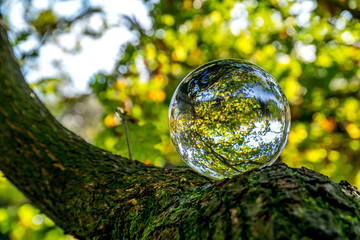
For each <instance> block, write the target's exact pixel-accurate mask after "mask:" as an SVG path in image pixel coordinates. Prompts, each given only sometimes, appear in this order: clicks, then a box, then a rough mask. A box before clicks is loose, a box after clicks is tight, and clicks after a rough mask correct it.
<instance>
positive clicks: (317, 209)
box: [0, 24, 360, 239]
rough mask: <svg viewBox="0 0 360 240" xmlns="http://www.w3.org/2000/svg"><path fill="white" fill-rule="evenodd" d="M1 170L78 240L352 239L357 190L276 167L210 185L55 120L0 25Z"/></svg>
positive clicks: (359, 216)
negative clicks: (96, 142) (100, 143)
mask: <svg viewBox="0 0 360 240" xmlns="http://www.w3.org/2000/svg"><path fill="white" fill-rule="evenodd" d="M0 134H1V135H0V152H1V155H0V169H1V171H3V172H4V174H5V175H6V177H7V178H8V179H9V180H10V181H11V182H13V183H14V184H15V185H16V186H17V187H18V188H19V189H20V190H21V191H22V192H23V193H24V194H25V195H26V196H27V197H28V198H29V199H30V200H31V201H32V202H33V204H34V205H35V206H37V207H38V208H40V209H41V210H42V211H43V212H44V213H45V214H47V215H48V216H49V217H50V218H52V219H53V220H54V222H55V223H56V224H57V225H58V226H60V227H62V228H63V229H64V231H65V232H66V233H69V234H72V235H74V236H75V237H77V238H79V239H93V238H94V239H314V238H316V239H360V211H359V209H360V193H359V192H358V191H357V189H356V188H355V187H352V186H351V185H350V184H349V183H347V182H346V181H342V182H341V183H340V184H336V183H333V182H332V181H331V180H329V178H327V177H326V176H323V175H321V174H319V173H316V172H314V171H311V170H308V169H306V168H301V169H294V168H290V167H288V166H286V165H284V164H275V165H273V166H270V167H265V168H262V169H258V170H254V171H251V172H247V173H244V174H242V175H239V176H236V177H234V178H232V179H225V180H222V181H218V182H212V181H211V180H209V179H207V178H205V177H203V176H200V175H198V174H197V173H195V172H193V171H192V170H190V169H189V168H187V167H177V168H174V169H163V168H158V167H154V166H148V165H144V164H142V163H140V162H137V161H135V162H134V163H131V162H130V161H129V160H128V159H126V158H123V157H121V156H116V155H114V154H112V153H110V152H106V151H104V150H102V149H99V148H97V147H94V146H92V145H90V144H88V143H87V142H85V141H84V140H83V139H81V138H80V137H78V136H77V135H75V134H74V133H72V132H70V131H68V130H67V129H65V128H64V127H63V126H62V125H61V124H59V123H58V122H57V121H56V120H55V119H54V117H53V116H51V114H50V113H49V112H48V110H47V109H46V108H45V107H44V106H43V104H42V103H41V102H40V101H39V99H38V98H37V97H36V95H35V94H34V93H33V91H32V90H31V89H30V88H29V87H28V85H27V84H26V83H25V81H24V79H23V76H22V74H21V72H20V69H19V66H18V64H17V61H16V59H15V57H14V55H13V53H12V50H11V46H10V44H9V43H8V40H7V36H6V32H5V30H4V27H3V26H2V25H1V24H0Z"/></svg>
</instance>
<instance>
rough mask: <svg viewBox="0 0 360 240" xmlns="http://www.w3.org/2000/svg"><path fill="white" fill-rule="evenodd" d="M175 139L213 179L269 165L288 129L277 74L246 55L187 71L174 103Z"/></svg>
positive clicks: (172, 124)
mask: <svg viewBox="0 0 360 240" xmlns="http://www.w3.org/2000/svg"><path fill="white" fill-rule="evenodd" d="M169 129H170V137H171V140H172V142H173V144H174V146H175V148H176V150H177V152H178V153H179V155H180V156H181V158H182V159H183V161H184V162H185V163H186V164H188V165H189V166H190V167H191V168H192V169H194V170H195V171H197V172H199V173H201V174H203V175H205V176H208V177H211V178H215V179H221V178H227V177H231V176H234V175H238V174H240V173H243V172H246V171H249V170H251V169H254V168H261V167H264V166H268V165H271V164H272V163H274V162H275V160H276V159H277V158H278V156H279V155H280V153H281V151H282V150H283V148H284V146H285V144H286V141H287V138H288V135H289V130H290V108H289V104H288V101H287V99H286V97H285V95H284V93H283V91H282V89H281V87H280V85H279V84H278V83H277V82H276V80H275V79H274V78H273V77H272V76H271V75H270V74H269V73H267V72H266V71H265V70H264V69H262V68H261V67H259V66H257V65H255V64H252V63H250V62H247V61H243V60H237V59H223V60H216V61H212V62H209V63H206V64H204V65H202V66H200V67H199V68H197V69H195V70H194V71H192V72H191V73H189V74H188V75H187V76H186V77H185V78H184V79H183V80H182V81H181V83H180V84H179V86H178V87H177V89H176V91H175V93H174V95H173V97H172V99H171V103H170V109H169Z"/></svg>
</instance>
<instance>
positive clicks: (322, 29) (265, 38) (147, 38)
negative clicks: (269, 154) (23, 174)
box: [0, 0, 360, 239]
mask: <svg viewBox="0 0 360 240" xmlns="http://www.w3.org/2000/svg"><path fill="white" fill-rule="evenodd" d="M0 2H1V12H2V14H3V19H4V21H5V23H6V24H8V26H9V36H10V39H11V42H12V44H13V46H14V49H15V53H16V56H17V57H18V59H19V63H20V65H21V67H22V71H23V73H24V75H25V77H26V78H27V79H28V81H29V83H30V84H31V87H32V88H33V89H34V90H35V91H36V93H37V94H38V95H39V96H40V98H41V99H42V100H43V102H44V103H45V104H46V105H47V107H48V108H49V109H50V111H51V112H52V113H53V114H54V115H55V116H56V117H57V119H59V120H60V121H61V122H62V123H63V124H64V125H65V126H67V127H68V128H70V129H71V130H73V131H75V132H77V133H79V134H80V135H81V136H82V137H83V138H85V139H86V140H88V141H89V142H91V143H94V144H95V145H97V146H99V147H102V148H104V149H106V150H109V151H112V152H114V153H117V154H121V155H124V156H128V153H127V146H126V139H125V132H124V128H123V125H122V124H121V123H120V122H119V121H118V120H117V119H116V117H115V110H116V107H122V108H123V109H125V111H127V112H128V113H129V114H130V116H131V118H132V119H134V121H133V122H134V123H129V124H128V125H129V134H130V142H131V145H132V150H133V158H134V159H137V160H140V161H143V162H144V163H146V164H155V165H157V166H166V167H171V166H174V165H181V164H183V162H182V161H181V159H180V157H179V155H178V154H177V153H176V150H175V148H174V147H173V146H172V143H171V141H170V137H169V129H168V107H169V104H170V100H171V97H172V94H173V92H174V91H175V89H176V87H177V86H178V84H179V83H180V81H181V80H182V79H183V78H184V77H185V76H186V75H187V74H188V73H189V72H191V71H192V70H194V69H195V68H197V67H198V66H200V65H202V64H204V63H206V62H209V61H212V60H216V59H224V58H237V59H244V60H247V61H249V62H252V63H255V64H257V65H259V66H261V67H262V68H264V69H265V70H266V71H267V72H269V73H270V74H271V75H272V76H273V77H274V78H275V79H276V80H277V81H278V82H279V84H280V85H281V87H282V89H283V90H284V93H285V95H286V97H287V99H288V101H289V103H290V109H291V120H292V122H291V129H290V133H289V139H288V143H287V145H286V147H285V148H284V150H283V152H282V154H281V156H280V159H279V161H282V162H284V163H286V164H288V165H289V166H291V167H302V166H305V167H308V168H310V169H314V170H316V171H318V172H320V173H323V174H325V175H327V176H329V177H330V178H331V179H332V180H333V181H335V182H339V181H340V180H342V179H346V180H348V181H349V182H350V183H352V184H355V185H356V186H360V171H359V170H360V161H359V155H360V154H359V153H360V141H359V140H360V93H359V90H360V23H359V19H360V1H359V0H349V1H341V0H329V1H325V0H317V1H315V0H298V1H295V0H293V1H289V0H270V1H256V0H246V1H233V0H224V1H219V0H212V1H209V0H207V1H203V0H181V1H172V0H164V1H160V2H159V1H145V0H144V1H131V2H135V3H134V4H135V6H129V5H128V2H129V1H114V0H106V1H90V0H83V1H73V0H68V1H61V0H51V1H40V0H27V1H18V0H13V1H10V0H2V1H0ZM115 2H118V5H117V4H115ZM64 9H66V11H65V10H64ZM133 9H137V10H138V11H137V12H134V11H133ZM136 14H137V15H136ZM135 119H136V120H135ZM2 238H4V239H67V238H69V239H70V237H69V236H66V235H63V233H62V232H61V230H60V229H58V228H56V227H55V226H54V225H53V224H52V223H51V221H50V220H48V219H47V218H45V217H44V216H43V215H42V214H41V213H40V212H39V211H38V210H36V209H35V208H34V207H32V206H31V205H30V204H29V203H28V201H27V200H26V199H25V198H24V197H23V196H22V195H21V194H20V193H19V192H17V191H16V189H15V188H14V187H13V186H12V185H10V184H9V182H8V181H7V180H6V178H5V177H4V176H1V177H0V239H2Z"/></svg>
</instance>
